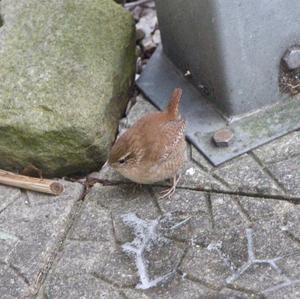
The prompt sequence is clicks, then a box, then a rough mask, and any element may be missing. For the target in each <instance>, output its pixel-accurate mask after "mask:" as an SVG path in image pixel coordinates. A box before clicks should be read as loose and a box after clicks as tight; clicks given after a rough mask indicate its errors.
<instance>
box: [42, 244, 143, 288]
mask: <svg viewBox="0 0 300 299" xmlns="http://www.w3.org/2000/svg"><path fill="white" fill-rule="evenodd" d="M88 274H89V275H92V276H94V277H96V278H98V279H100V280H104V281H108V282H111V284H115V285H117V286H122V287H128V286H135V285H136V284H137V282H138V277H137V274H136V270H135V268H134V266H133V265H132V263H131V260H130V259H129V258H128V257H127V256H126V255H125V254H123V253H122V250H121V248H120V247H118V246H115V244H113V243H112V242H93V241H72V240H67V242H66V244H65V246H64V250H63V252H62V254H61V256H60V258H59V261H58V263H57V265H56V266H55V268H54V270H53V271H52V272H51V275H50V276H60V277H61V278H63V277H72V276H80V275H88ZM50 280H51V279H50ZM47 284H48V283H47Z"/></svg>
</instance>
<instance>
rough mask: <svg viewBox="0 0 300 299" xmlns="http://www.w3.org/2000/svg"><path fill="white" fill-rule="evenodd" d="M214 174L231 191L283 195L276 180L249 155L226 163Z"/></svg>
mask: <svg viewBox="0 0 300 299" xmlns="http://www.w3.org/2000/svg"><path fill="white" fill-rule="evenodd" d="M213 173H215V174H217V175H218V176H220V177H222V178H223V179H224V180H225V181H226V182H227V183H228V184H229V185H230V187H231V188H230V189H231V190H235V191H242V192H252V193H259V194H266V195H270V194H279V193H281V190H280V189H279V188H278V187H277V185H276V184H275V182H274V180H273V179H272V178H270V177H269V176H268V175H267V174H266V173H265V172H264V171H263V170H262V169H261V167H260V166H259V165H258V163H257V162H256V161H255V160H254V159H252V157H250V156H249V155H247V154H245V155H243V156H241V157H239V158H236V159H234V160H232V161H229V162H226V163H225V164H223V165H221V166H220V167H218V168H216V169H215V170H214V171H213Z"/></svg>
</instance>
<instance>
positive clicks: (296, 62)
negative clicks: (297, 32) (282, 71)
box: [282, 45, 300, 71]
mask: <svg viewBox="0 0 300 299" xmlns="http://www.w3.org/2000/svg"><path fill="white" fill-rule="evenodd" d="M282 60H283V62H284V63H285V65H286V67H287V68H288V69H289V70H290V71H293V70H295V69H298V68H300V45H296V46H293V47H291V48H289V49H288V50H287V51H286V52H285V54H284V56H283V58H282Z"/></svg>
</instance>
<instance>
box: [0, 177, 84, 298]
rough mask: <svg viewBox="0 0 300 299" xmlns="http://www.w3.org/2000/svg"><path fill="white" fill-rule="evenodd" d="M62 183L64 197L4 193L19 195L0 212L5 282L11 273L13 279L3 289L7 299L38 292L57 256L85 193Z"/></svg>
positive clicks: (0, 273)
mask: <svg viewBox="0 0 300 299" xmlns="http://www.w3.org/2000/svg"><path fill="white" fill-rule="evenodd" d="M62 182H63V184H64V186H65V191H64V192H63V193H62V194H61V195H60V196H49V195H43V194H39V193H34V192H25V191H21V192H20V191H19V190H18V189H11V188H8V189H7V190H9V192H3V193H2V195H4V194H6V195H7V196H8V197H9V196H12V197H15V196H16V194H17V195H18V196H17V198H16V199H15V200H13V201H11V202H10V204H9V205H8V206H7V207H6V209H4V210H2V212H0V264H1V268H0V276H1V277H5V280H4V282H5V281H7V279H8V278H7V276H6V275H7V273H9V276H11V279H10V280H9V283H8V284H7V283H4V286H1V287H2V289H3V288H5V291H4V290H3V292H1V296H2V297H3V298H24V297H25V295H28V294H30V293H31V292H34V291H35V287H36V282H37V279H38V278H39V276H40V275H42V273H43V271H44V269H45V268H46V266H47V264H48V263H49V261H50V260H51V258H52V257H53V256H54V255H55V254H56V253H55V251H56V250H57V247H58V246H59V241H60V239H61V238H62V237H63V234H64V232H65V230H66V227H67V225H68V222H69V220H70V215H71V213H72V209H73V208H74V205H75V203H76V201H77V200H78V199H79V198H80V196H81V194H82V191H83V188H82V186H81V185H79V184H76V183H68V182H64V181H62ZM14 190H16V191H14ZM6 202H9V200H6ZM7 269H9V271H8V270H7ZM0 281H1V282H2V281H3V280H2V279H0ZM0 285H1V283H0ZM16 294H17V296H16Z"/></svg>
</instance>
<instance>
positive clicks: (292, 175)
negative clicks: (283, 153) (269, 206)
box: [269, 156, 300, 198]
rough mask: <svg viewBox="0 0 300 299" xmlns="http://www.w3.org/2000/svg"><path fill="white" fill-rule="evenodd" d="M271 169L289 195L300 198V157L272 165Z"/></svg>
mask: <svg viewBox="0 0 300 299" xmlns="http://www.w3.org/2000/svg"><path fill="white" fill-rule="evenodd" d="M269 169H270V171H271V172H272V173H273V175H274V176H275V177H276V178H277V180H278V181H279V182H280V183H281V184H282V185H283V186H284V187H285V189H287V191H288V193H289V194H291V195H294V196H296V197H298V198H300V171H299V169H300V156H299V157H298V156H296V157H294V158H291V159H287V160H284V161H280V162H277V163H273V164H270V165H269Z"/></svg>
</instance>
